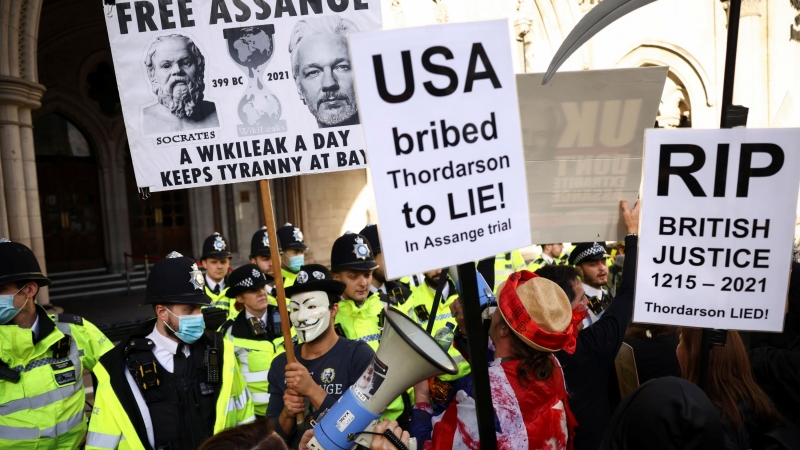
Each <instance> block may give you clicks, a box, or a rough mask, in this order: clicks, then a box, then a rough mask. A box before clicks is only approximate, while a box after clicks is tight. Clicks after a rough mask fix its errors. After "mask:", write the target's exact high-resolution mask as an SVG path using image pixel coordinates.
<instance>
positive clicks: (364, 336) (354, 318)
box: [334, 292, 405, 420]
mask: <svg viewBox="0 0 800 450" xmlns="http://www.w3.org/2000/svg"><path fill="white" fill-rule="evenodd" d="M381 295H382V294H381V293H380V292H373V293H372V295H370V296H369V297H367V299H366V300H364V303H363V304H362V305H361V307H360V308H359V307H357V306H356V304H355V302H353V301H352V300H341V301H340V302H339V312H338V313H336V320H335V322H334V323H336V324H338V325H340V326H341V328H342V331H344V334H345V336H344V337H346V338H347V339H351V340H354V341H362V342H366V343H367V344H369V346H370V347H372V349H373V350H375V351H377V350H378V345H379V344H380V343H381V335H382V333H383V326H382V322H383V303H381ZM404 408H405V405H404V404H403V398H402V397H397V398H396V399H395V400H394V401H393V402H392V403H390V404H389V406H388V407H387V408H386V410H385V411H384V412H383V415H381V417H383V418H386V419H389V420H396V419H397V418H398V417H400V414H402V413H403V409H404Z"/></svg>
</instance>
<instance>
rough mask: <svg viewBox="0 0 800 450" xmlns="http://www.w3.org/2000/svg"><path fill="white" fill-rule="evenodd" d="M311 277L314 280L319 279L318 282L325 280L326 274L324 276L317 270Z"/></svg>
mask: <svg viewBox="0 0 800 450" xmlns="http://www.w3.org/2000/svg"><path fill="white" fill-rule="evenodd" d="M311 275H312V276H313V277H314V278H316V279H318V280H324V279H325V274H324V273H322V272H319V271H317V270H315V271H314V273H312V274H311Z"/></svg>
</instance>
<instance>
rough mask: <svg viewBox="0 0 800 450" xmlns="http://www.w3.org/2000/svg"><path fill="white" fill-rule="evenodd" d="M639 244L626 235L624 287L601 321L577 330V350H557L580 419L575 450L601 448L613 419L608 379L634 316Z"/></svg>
mask: <svg viewBox="0 0 800 450" xmlns="http://www.w3.org/2000/svg"><path fill="white" fill-rule="evenodd" d="M637 245H638V238H637V237H636V236H628V237H626V238H625V249H626V252H625V265H624V268H623V273H624V276H623V279H622V286H621V287H620V290H619V292H617V296H616V297H615V298H614V301H613V302H612V303H611V306H609V308H608V309H607V310H606V311H605V313H603V316H602V317H601V318H600V320H598V321H597V322H595V323H594V324H592V326H590V327H589V328H586V329H583V330H581V331H580V333H578V339H577V343H576V348H575V353H573V354H572V355H570V354H568V353H566V352H564V351H563V350H562V351H560V352H558V353H556V358H558V361H559V362H560V363H561V365H562V367H563V368H564V378H565V380H566V382H567V392H569V393H570V394H571V395H572V397H570V400H569V407H570V409H572V412H573V414H575V418H576V419H577V421H578V428H577V430H576V434H575V450H583V449H587V450H588V449H591V450H596V449H597V448H599V447H600V442H601V441H602V440H603V433H605V431H606V427H607V426H608V422H609V419H610V418H611V413H612V411H611V406H610V404H609V399H608V388H607V387H608V379H609V374H610V373H611V371H612V370H613V369H614V358H616V356H617V352H619V348H620V346H621V345H622V342H623V339H624V338H625V332H626V331H627V330H628V325H629V324H630V322H631V317H632V315H633V298H634V287H635V282H636V255H637Z"/></svg>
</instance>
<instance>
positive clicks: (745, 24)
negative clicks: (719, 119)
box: [733, 0, 769, 128]
mask: <svg viewBox="0 0 800 450" xmlns="http://www.w3.org/2000/svg"><path fill="white" fill-rule="evenodd" d="M763 3H764V2H763V1H762V0H742V12H741V15H740V16H739V17H740V19H739V45H738V49H737V55H736V81H735V83H734V88H733V104H734V105H742V106H746V107H748V108H750V112H749V113H748V116H747V126H748V127H749V128H765V127H768V126H769V95H768V94H769V92H768V86H767V38H766V28H765V26H764V17H762V15H763V13H762V11H763Z"/></svg>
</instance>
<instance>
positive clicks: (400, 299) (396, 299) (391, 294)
mask: <svg viewBox="0 0 800 450" xmlns="http://www.w3.org/2000/svg"><path fill="white" fill-rule="evenodd" d="M358 234H360V235H362V236H364V237H365V238H367V240H368V241H369V245H370V247H371V248H372V251H373V253H374V254H375V255H376V256H377V255H379V254H380V253H381V241H380V239H379V238H378V226H377V225H375V224H372V223H370V224H367V226H366V227H364V229H363V230H361V231H360V232H359V233H358ZM409 281H410V280H409ZM370 291H371V292H372V293H373V294H374V293H375V292H378V291H380V292H382V293H383V294H386V304H387V305H390V306H395V307H397V308H398V309H403V305H404V304H405V303H406V302H407V301H408V299H409V298H410V297H411V288H410V287H409V286H408V281H406V282H402V281H390V280H386V281H385V282H384V283H383V285H381V286H380V287H377V288H376V287H375V286H374V285H373V286H370ZM384 306H385V305H384Z"/></svg>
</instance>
